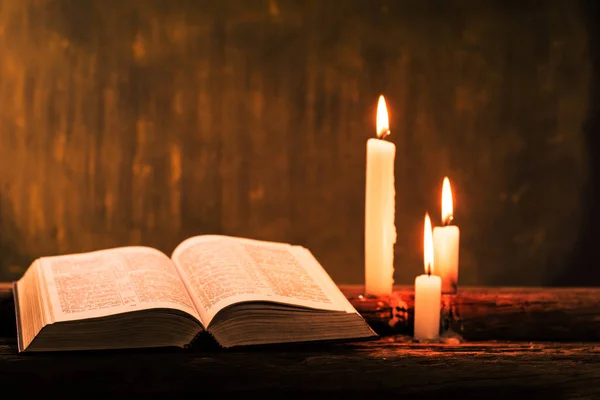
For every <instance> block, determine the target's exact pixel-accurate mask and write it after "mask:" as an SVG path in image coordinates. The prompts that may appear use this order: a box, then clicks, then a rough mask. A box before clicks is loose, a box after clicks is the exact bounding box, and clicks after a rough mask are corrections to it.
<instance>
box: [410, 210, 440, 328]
mask: <svg viewBox="0 0 600 400" xmlns="http://www.w3.org/2000/svg"><path fill="white" fill-rule="evenodd" d="M423 262H424V265H425V274H423V275H419V276H417V278H416V279H415V318H414V339H415V340H436V339H438V338H439V336H440V308H441V295H442V280H441V278H440V277H439V276H437V275H433V274H432V272H433V262H434V256H433V238H432V232H431V220H430V219H429V214H427V213H426V214H425V232H424V235H423Z"/></svg>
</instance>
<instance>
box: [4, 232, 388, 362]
mask: <svg viewBox="0 0 600 400" xmlns="http://www.w3.org/2000/svg"><path fill="white" fill-rule="evenodd" d="M13 289H14V297H15V311H16V318H17V336H18V348H19V352H34V351H62V350H105V349H128V348H144V347H180V348H186V347H190V346H193V345H194V344H195V343H197V341H199V340H202V338H208V339H210V340H211V341H213V342H216V343H217V344H218V345H220V346H221V347H224V348H230V347H234V346H247V345H250V346H251V345H265V344H277V343H302V342H314V341H347V340H368V339H372V338H376V337H377V335H376V334H375V333H374V331H373V330H372V329H371V328H370V327H369V325H368V324H367V323H366V321H365V320H364V319H363V318H362V316H361V315H360V314H358V312H357V311H356V310H355V309H354V308H353V306H352V305H351V304H350V303H349V301H348V300H347V299H346V297H345V296H344V295H343V293H342V292H341V291H340V290H339V288H338V287H337V285H336V284H335V283H334V282H333V280H332V279H331V277H330V276H329V275H328V274H327V272H326V271H325V269H324V268H323V267H322V266H321V265H320V263H319V262H318V261H317V259H316V258H315V257H314V256H313V255H312V253H311V252H310V251H309V250H308V249H306V248H304V247H301V246H294V245H290V244H287V243H276V242H266V241H258V240H252V239H246V238H237V237H230V236H221V235H202V236H195V237H191V238H189V239H186V240H184V241H183V242H181V243H180V244H179V245H178V246H177V247H176V248H175V250H174V251H173V253H172V255H171V257H169V256H167V255H166V254H165V253H163V252H161V251H159V250H156V249H153V248H150V247H143V246H128V247H118V248H112V249H106V250H98V251H92V252H88V253H80V254H68V255H57V256H51V257H41V258H38V259H37V260H35V261H34V262H33V263H32V264H31V266H30V267H29V268H28V269H27V271H25V273H24V274H23V276H22V277H21V278H20V279H19V280H17V281H16V282H14V284H13ZM211 337H212V338H211Z"/></svg>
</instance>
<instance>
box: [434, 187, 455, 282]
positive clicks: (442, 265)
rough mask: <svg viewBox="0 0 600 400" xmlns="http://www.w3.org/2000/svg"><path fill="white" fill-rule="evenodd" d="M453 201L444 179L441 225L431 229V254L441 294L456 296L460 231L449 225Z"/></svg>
mask: <svg viewBox="0 0 600 400" xmlns="http://www.w3.org/2000/svg"><path fill="white" fill-rule="evenodd" d="M453 216H454V214H453V201H452V190H451V188H450V180H449V179H448V177H445V178H444V183H443V184H442V223H443V226H436V227H435V228H433V252H434V258H435V271H436V275H439V276H440V277H441V278H442V293H444V294H456V292H457V291H458V248H459V240H460V230H459V229H458V226H456V225H451V222H452V219H453Z"/></svg>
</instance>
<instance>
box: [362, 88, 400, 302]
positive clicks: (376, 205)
mask: <svg viewBox="0 0 600 400" xmlns="http://www.w3.org/2000/svg"><path fill="white" fill-rule="evenodd" d="M376 127H377V138H371V139H369V140H368V141H367V169H366V187H365V249H364V250H365V293H366V294H370V295H374V296H384V295H390V294H391V293H392V289H393V286H394V244H395V243H396V225H395V212H396V198H395V197H396V189H395V186H394V158H395V156H396V146H395V145H394V143H392V142H388V141H386V140H383V139H384V138H385V137H386V136H387V135H389V133H390V131H389V122H388V113H387V107H386V105H385V99H384V98H383V96H380V97H379V102H378V104H377V126H376Z"/></svg>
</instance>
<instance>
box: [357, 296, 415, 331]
mask: <svg viewBox="0 0 600 400" xmlns="http://www.w3.org/2000/svg"><path fill="white" fill-rule="evenodd" d="M346 297H347V298H348V300H349V301H350V303H351V304H352V305H353V306H354V308H355V309H356V311H358V313H359V314H360V315H362V317H363V318H365V320H366V321H367V323H368V324H369V326H371V328H372V329H373V330H374V331H375V332H376V333H377V334H379V335H381V336H386V335H392V334H393V335H396V334H405V335H409V334H410V335H412V329H413V321H412V317H413V310H412V309H409V303H412V301H410V299H408V298H406V297H407V295H406V294H405V293H400V292H392V294H391V295H386V296H373V295H368V294H364V293H349V294H346Z"/></svg>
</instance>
